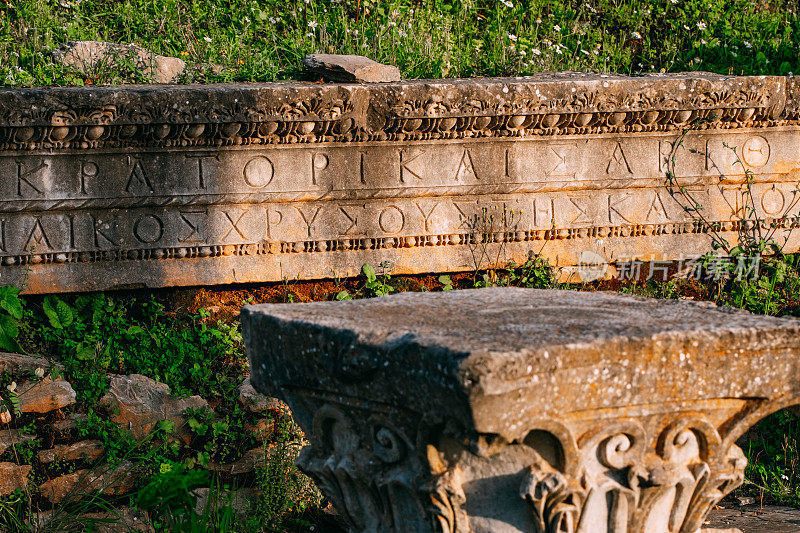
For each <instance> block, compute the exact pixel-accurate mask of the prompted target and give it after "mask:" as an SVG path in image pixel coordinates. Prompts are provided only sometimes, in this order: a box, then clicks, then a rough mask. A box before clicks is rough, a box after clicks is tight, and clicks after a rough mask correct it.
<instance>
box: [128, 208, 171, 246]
mask: <svg viewBox="0 0 800 533" xmlns="http://www.w3.org/2000/svg"><path fill="white" fill-rule="evenodd" d="M133 236H134V237H136V240H138V241H139V242H140V243H142V244H153V243H154V242H158V241H160V240H161V237H163V236H164V223H163V222H162V221H161V219H160V218H158V217H157V216H156V215H153V214H152V213H147V214H144V215H142V216H140V217H139V218H137V219H136V221H135V222H134V223H133Z"/></svg>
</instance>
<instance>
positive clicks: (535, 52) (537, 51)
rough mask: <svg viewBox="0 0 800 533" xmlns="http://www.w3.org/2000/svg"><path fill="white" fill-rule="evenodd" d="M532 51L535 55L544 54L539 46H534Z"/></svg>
mask: <svg viewBox="0 0 800 533" xmlns="http://www.w3.org/2000/svg"><path fill="white" fill-rule="evenodd" d="M531 53H532V54H533V55H535V56H540V55H542V51H541V50H539V49H538V48H534V49H533V50H531Z"/></svg>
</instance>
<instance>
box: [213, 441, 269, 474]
mask: <svg viewBox="0 0 800 533" xmlns="http://www.w3.org/2000/svg"><path fill="white" fill-rule="evenodd" d="M265 461H266V454H265V452H264V448H263V447H259V448H253V449H252V450H249V451H247V452H245V453H244V455H243V456H242V457H241V458H240V459H238V460H237V461H235V462H233V463H231V464H222V465H209V470H213V471H216V472H224V473H226V474H231V475H238V474H246V473H248V472H252V471H253V470H255V468H256V467H258V466H261V465H263V464H264V462H265Z"/></svg>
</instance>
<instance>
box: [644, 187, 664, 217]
mask: <svg viewBox="0 0 800 533" xmlns="http://www.w3.org/2000/svg"><path fill="white" fill-rule="evenodd" d="M653 217H655V219H656V220H658V221H666V220H669V215H668V214H667V208H666V207H665V206H664V200H663V199H662V198H661V193H658V192H657V193H655V194H654V195H653V200H652V201H651V202H650V208H649V209H648V210H647V215H646V216H645V220H647V221H649V220H651V219H652V218H653Z"/></svg>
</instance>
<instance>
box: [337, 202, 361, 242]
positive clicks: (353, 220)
mask: <svg viewBox="0 0 800 533" xmlns="http://www.w3.org/2000/svg"><path fill="white" fill-rule="evenodd" d="M339 211H341V212H342V214H343V215H344V216H345V218H347V223H348V224H350V225H349V226H347V229H345V230H344V231H343V232H342V235H347V234H349V233H350V232H351V231H353V228H355V227H356V226H357V225H358V215H351V214H350V213H348V212H347V210H346V209H345V208H344V207H342V206H339Z"/></svg>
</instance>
